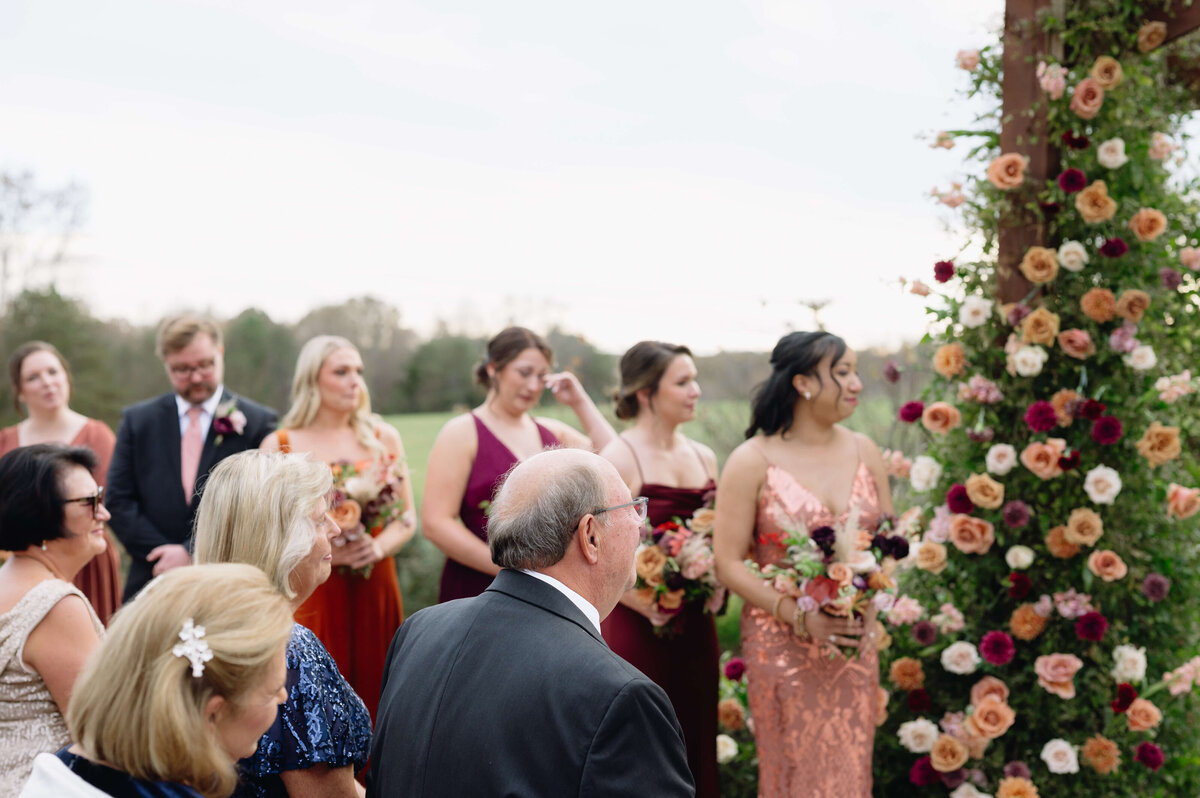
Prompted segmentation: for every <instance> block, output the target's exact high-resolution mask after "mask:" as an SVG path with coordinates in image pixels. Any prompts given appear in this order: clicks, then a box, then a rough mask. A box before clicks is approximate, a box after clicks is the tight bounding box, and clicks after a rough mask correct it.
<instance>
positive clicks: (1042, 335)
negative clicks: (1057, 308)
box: [1021, 308, 1058, 346]
mask: <svg viewBox="0 0 1200 798" xmlns="http://www.w3.org/2000/svg"><path fill="white" fill-rule="evenodd" d="M1056 335H1058V314H1057V313H1051V312H1050V311H1048V310H1046V309H1045V308H1038V309H1037V310H1035V311H1034V312H1033V313H1030V314H1029V315H1028V316H1026V317H1025V318H1024V319H1022V320H1021V343H1025V344H1042V345H1044V346H1049V345H1050V344H1052V343H1054V336H1056Z"/></svg>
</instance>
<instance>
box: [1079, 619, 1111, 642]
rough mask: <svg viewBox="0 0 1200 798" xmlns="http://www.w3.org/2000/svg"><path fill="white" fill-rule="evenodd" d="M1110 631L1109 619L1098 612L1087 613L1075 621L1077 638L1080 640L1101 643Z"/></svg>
mask: <svg viewBox="0 0 1200 798" xmlns="http://www.w3.org/2000/svg"><path fill="white" fill-rule="evenodd" d="M1106 631H1108V619H1106V618H1105V617H1104V616H1103V615H1101V614H1100V613H1098V612H1095V611H1092V612H1085V613H1084V614H1083V615H1080V616H1079V619H1078V620H1077V621H1075V636H1076V637H1078V638H1079V639H1080V640H1087V641H1088V642H1091V643H1099V642H1100V641H1101V640H1103V639H1104V633H1105V632H1106Z"/></svg>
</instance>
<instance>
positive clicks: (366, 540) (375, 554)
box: [333, 532, 383, 570]
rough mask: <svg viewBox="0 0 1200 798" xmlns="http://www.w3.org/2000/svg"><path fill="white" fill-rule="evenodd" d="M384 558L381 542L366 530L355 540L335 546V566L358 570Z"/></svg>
mask: <svg viewBox="0 0 1200 798" xmlns="http://www.w3.org/2000/svg"><path fill="white" fill-rule="evenodd" d="M382 559H383V549H382V548H381V547H380V545H379V542H378V541H377V540H375V538H373V537H371V536H370V535H368V534H367V533H365V532H363V533H361V534H360V535H359V536H358V537H357V538H355V539H354V540H347V541H346V542H345V544H344V545H341V546H337V545H335V546H334V547H333V564H334V566H345V567H347V568H354V569H355V570H358V569H362V568H366V567H367V566H368V565H374V564H375V563H377V562H379V561H380V560H382Z"/></svg>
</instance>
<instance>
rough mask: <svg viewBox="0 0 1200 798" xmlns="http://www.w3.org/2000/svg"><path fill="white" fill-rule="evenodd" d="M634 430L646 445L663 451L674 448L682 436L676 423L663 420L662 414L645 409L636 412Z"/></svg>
mask: <svg viewBox="0 0 1200 798" xmlns="http://www.w3.org/2000/svg"><path fill="white" fill-rule="evenodd" d="M634 430H636V432H637V435H638V437H639V438H641V439H642V441H643V442H644V443H645V444H646V445H647V446H651V447H653V448H655V449H662V450H664V451H670V450H671V449H674V448H675V447H676V446H677V445H679V442H680V440H681V439H682V437H683V436H682V435H680V434H679V425H678V424H675V423H672V422H669V421H664V420H663V418H662V416H660V415H658V414H657V413H653V412H651V411H649V410H646V409H643V410H642V412H640V413H638V415H637V420H636V421H635V422H634Z"/></svg>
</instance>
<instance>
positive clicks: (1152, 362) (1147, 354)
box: [1123, 344, 1158, 371]
mask: <svg viewBox="0 0 1200 798" xmlns="http://www.w3.org/2000/svg"><path fill="white" fill-rule="evenodd" d="M1123 360H1124V361H1125V365H1127V366H1129V367H1130V368H1131V369H1133V370H1134V371H1149V370H1150V369H1152V368H1154V367H1155V366H1157V365H1158V355H1156V354H1154V347H1152V346H1150V344H1142V345H1141V346H1135V347H1134V348H1133V351H1132V352H1130V353H1129V354H1127V355H1125V357H1124V358H1123Z"/></svg>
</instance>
